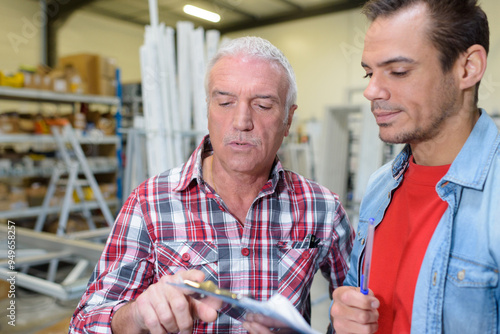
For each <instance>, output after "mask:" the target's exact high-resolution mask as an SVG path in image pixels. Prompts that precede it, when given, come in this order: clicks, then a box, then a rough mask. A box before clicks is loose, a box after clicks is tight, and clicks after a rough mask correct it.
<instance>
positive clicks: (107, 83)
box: [58, 53, 116, 95]
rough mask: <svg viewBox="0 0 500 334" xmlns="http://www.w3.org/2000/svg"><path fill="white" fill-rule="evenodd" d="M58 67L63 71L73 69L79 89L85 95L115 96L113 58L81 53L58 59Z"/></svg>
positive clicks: (114, 65)
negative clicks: (79, 80) (79, 81)
mask: <svg viewBox="0 0 500 334" xmlns="http://www.w3.org/2000/svg"><path fill="white" fill-rule="evenodd" d="M58 67H59V68H60V69H63V70H65V71H71V68H73V69H74V70H75V71H76V73H78V75H79V77H80V79H81V84H82V87H81V89H82V91H83V93H85V94H93V95H115V85H114V80H115V71H116V61H115V60H114V59H113V58H109V57H101V56H99V55H96V54H90V53H81V54H75V55H69V56H65V57H61V58H59V64H58ZM72 89H73V88H70V91H71V90H72Z"/></svg>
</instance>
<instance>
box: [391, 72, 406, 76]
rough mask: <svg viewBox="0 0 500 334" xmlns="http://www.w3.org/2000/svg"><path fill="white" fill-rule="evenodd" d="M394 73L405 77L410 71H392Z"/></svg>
mask: <svg viewBox="0 0 500 334" xmlns="http://www.w3.org/2000/svg"><path fill="white" fill-rule="evenodd" d="M391 74H392V75H394V76H396V77H404V76H405V75H407V74H408V71H403V72H391Z"/></svg>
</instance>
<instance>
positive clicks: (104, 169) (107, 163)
mask: <svg viewBox="0 0 500 334" xmlns="http://www.w3.org/2000/svg"><path fill="white" fill-rule="evenodd" d="M0 100H4V101H5V100H7V101H19V102H32V103H50V104H55V105H60V104H66V105H73V110H76V105H77V104H78V103H86V104H98V105H104V106H109V107H117V108H118V107H119V106H120V103H121V102H120V99H119V98H118V97H115V96H100V95H83V94H71V93H58V92H52V91H45V90H37V89H27V88H11V87H0ZM77 141H78V143H79V144H80V145H91V146H99V145H112V146H114V151H115V152H116V149H117V148H118V147H119V145H120V144H121V143H120V137H119V136H115V135H113V136H103V135H97V136H77ZM20 144H21V145H25V146H26V147H28V148H30V147H32V146H36V145H48V146H49V147H52V145H53V147H54V150H56V149H55V147H56V141H55V138H54V136H53V135H49V134H18V133H8V134H0V146H2V147H9V146H15V145H20ZM49 160H51V158H47V159H46V161H45V162H51V161H49ZM88 162H89V164H88V165H89V166H90V170H91V172H92V173H93V174H110V175H113V174H115V176H116V174H117V172H118V170H119V168H120V166H119V164H118V159H117V157H116V154H113V155H112V156H107V157H89V159H88ZM81 172H82V171H81V170H80V171H79V173H81ZM51 174H52V170H51V168H47V164H46V165H45V166H32V165H30V164H28V165H27V166H24V165H22V164H18V166H16V168H2V166H0V178H2V179H4V180H5V179H7V180H10V179H12V178H18V179H22V178H30V177H38V178H49V177H50V175H51ZM106 204H107V205H108V206H112V207H117V206H118V205H119V200H118V199H117V198H116V197H115V198H111V199H107V200H106ZM84 205H86V208H89V209H95V208H99V203H97V202H96V201H87V202H86V204H84ZM61 209H62V208H61V206H60V205H59V206H58V205H55V206H53V207H50V208H49V209H46V213H47V214H57V213H58V212H60V211H61ZM81 209H82V203H73V204H72V205H71V211H81ZM41 213H42V208H41V207H36V206H35V207H27V208H26V207H24V208H12V209H11V210H4V211H2V212H1V213H0V219H15V218H26V217H34V216H38V215H40V214H41Z"/></svg>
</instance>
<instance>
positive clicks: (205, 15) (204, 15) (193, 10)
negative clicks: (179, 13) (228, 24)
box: [183, 5, 220, 22]
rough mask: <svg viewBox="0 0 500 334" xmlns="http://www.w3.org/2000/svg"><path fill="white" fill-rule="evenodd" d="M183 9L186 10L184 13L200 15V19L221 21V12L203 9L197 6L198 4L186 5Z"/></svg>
mask: <svg viewBox="0 0 500 334" xmlns="http://www.w3.org/2000/svg"><path fill="white" fill-rule="evenodd" d="M183 10H184V13H186V14H189V15H193V16H196V17H199V18H200V19H204V20H207V21H211V22H219V21H220V15H219V14H217V13H214V12H209V11H208V10H205V9H201V8H199V7H196V6H191V5H185V6H184V8H183Z"/></svg>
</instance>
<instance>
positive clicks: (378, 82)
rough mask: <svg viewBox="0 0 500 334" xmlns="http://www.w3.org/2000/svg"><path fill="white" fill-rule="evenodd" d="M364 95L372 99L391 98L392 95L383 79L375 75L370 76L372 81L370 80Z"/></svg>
mask: <svg viewBox="0 0 500 334" xmlns="http://www.w3.org/2000/svg"><path fill="white" fill-rule="evenodd" d="M363 95H364V96H365V97H366V98H367V99H368V100H370V101H375V100H389V98H390V96H391V94H390V92H389V89H388V87H387V86H386V84H385V83H384V82H383V80H382V79H380V78H378V77H375V76H374V75H373V76H372V77H371V78H370V82H368V86H367V87H366V89H365V91H364V92H363Z"/></svg>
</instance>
